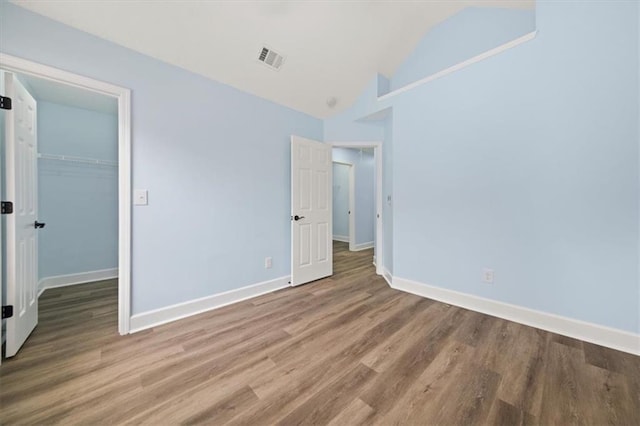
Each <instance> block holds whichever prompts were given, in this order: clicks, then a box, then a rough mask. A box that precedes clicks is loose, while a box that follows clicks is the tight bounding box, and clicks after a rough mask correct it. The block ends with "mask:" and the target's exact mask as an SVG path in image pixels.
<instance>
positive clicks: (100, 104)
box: [19, 75, 118, 115]
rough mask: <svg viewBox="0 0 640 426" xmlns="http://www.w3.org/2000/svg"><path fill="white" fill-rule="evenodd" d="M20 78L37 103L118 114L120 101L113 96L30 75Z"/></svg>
mask: <svg viewBox="0 0 640 426" xmlns="http://www.w3.org/2000/svg"><path fill="white" fill-rule="evenodd" d="M19 78H20V80H21V81H22V82H23V83H24V84H25V85H26V86H27V87H29V92H30V93H31V95H32V96H33V97H34V98H35V99H36V100H37V101H45V102H53V103H56V104H60V105H66V106H70V107H74V108H83V109H88V110H91V111H97V112H103V113H107V114H112V115H117V114H118V101H117V100H116V98H113V97H111V96H106V95H101V94H99V93H95V92H91V91H89V90H86V89H80V88H77V87H73V86H69V85H66V84H61V83H56V82H53V81H50V80H45V79H42V78H37V77H32V76H28V75H20V76H19Z"/></svg>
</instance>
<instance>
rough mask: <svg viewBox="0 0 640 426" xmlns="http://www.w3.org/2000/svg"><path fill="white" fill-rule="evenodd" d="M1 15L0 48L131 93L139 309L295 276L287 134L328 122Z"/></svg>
mask: <svg viewBox="0 0 640 426" xmlns="http://www.w3.org/2000/svg"><path fill="white" fill-rule="evenodd" d="M1 8H2V9H1V10H0V40H2V43H1V44H0V49H1V50H2V52H4V53H8V54H12V55H16V56H20V57H23V58H26V59H30V60H33V61H36V62H40V63H44V64H47V65H51V66H54V67H58V68H62V69H66V70H69V71H72V72H75V73H77V74H81V75H86V76H89V77H93V78H96V79H99V80H103V81H107V82H111V83H114V84H117V85H120V86H123V87H128V88H130V89H132V108H133V112H132V116H133V125H132V127H133V135H132V145H133V186H134V188H143V189H148V190H149V205H148V206H138V207H134V209H133V223H132V230H133V249H132V257H133V276H132V282H133V289H132V299H133V300H132V308H133V313H134V314H136V313H141V312H145V311H148V310H151V309H156V308H161V307H164V306H168V305H173V304H175V303H180V302H184V301H188V300H192V299H195V298H199V297H204V296H208V295H212V294H216V293H220V292H223V291H227V290H231V289H235V288H239V287H243V286H246V285H250V284H255V283H258V282H262V281H266V280H270V279H274V278H278V277H283V276H287V275H289V274H290V218H289V216H290V172H289V168H290V166H289V163H290V135H291V134H297V135H300V136H304V137H308V138H312V139H317V140H322V139H323V125H322V121H321V120H318V119H315V118H313V117H310V116H308V115H305V114H302V113H299V112H296V111H293V110H290V109H288V108H285V107H282V106H279V105H276V104H274V103H272V102H269V101H266V100H263V99H260V98H257V97H255V96H252V95H249V94H247V93H244V92H241V91H239V90H236V89H234V88H231V87H229V86H226V85H224V84H220V83H217V82H214V81H211V80H209V79H206V78H204V77H201V76H199V75H196V74H193V73H190V72H187V71H185V70H183V69H180V68H177V67H174V66H171V65H168V64H166V63H163V62H161V61H157V60H155V59H152V58H149V57H147V56H144V55H141V54H138V53H135V52H133V51H131V50H128V49H126V48H123V47H120V46H117V45H115V44H113V43H110V42H108V41H105V40H102V39H99V38H97V37H93V36H91V35H88V34H86V33H83V32H80V31H77V30H74V29H72V28H70V27H67V26H65V25H62V24H59V23H56V22H54V21H52V20H49V19H46V18H43V17H41V16H39V15H36V14H33V13H31V12H28V11H26V10H24V9H22V8H19V7H17V6H15V5H12V4H7V3H5V2H2V3H1ZM168 96H169V97H170V102H169V101H168V100H167V99H168ZM266 256H272V257H273V268H272V269H265V268H264V258H265V257H266Z"/></svg>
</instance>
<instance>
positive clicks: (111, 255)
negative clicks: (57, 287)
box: [38, 101, 118, 278]
mask: <svg viewBox="0 0 640 426" xmlns="http://www.w3.org/2000/svg"><path fill="white" fill-rule="evenodd" d="M117 150H118V117H117V116H116V115H112V114H105V113H101V112H95V111H89V110H85V109H80V108H72V107H69V106H64V105H58V104H55V103H50V102H43V101H39V102H38V151H39V152H41V153H45V154H56V155H70V156H75V157H86V158H94V159H99V160H108V161H114V162H115V161H117V160H118V151H117ZM38 212H39V217H38V219H39V220H40V221H41V222H45V223H46V224H47V226H46V227H45V228H43V229H42V230H40V231H39V234H38V237H39V241H38V243H39V247H38V268H39V271H38V272H39V276H40V278H44V277H52V276H56V275H66V274H76V273H80V272H90V271H97V270H102V269H111V268H116V267H117V266H118V169H117V168H116V167H105V166H96V165H87V164H79V163H69V162H63V161H55V160H47V159H40V160H38Z"/></svg>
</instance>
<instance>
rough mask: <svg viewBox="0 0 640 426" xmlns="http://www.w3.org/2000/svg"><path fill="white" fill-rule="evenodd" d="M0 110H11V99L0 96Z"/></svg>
mask: <svg viewBox="0 0 640 426" xmlns="http://www.w3.org/2000/svg"><path fill="white" fill-rule="evenodd" d="M0 109H11V98H7V97H6V96H0Z"/></svg>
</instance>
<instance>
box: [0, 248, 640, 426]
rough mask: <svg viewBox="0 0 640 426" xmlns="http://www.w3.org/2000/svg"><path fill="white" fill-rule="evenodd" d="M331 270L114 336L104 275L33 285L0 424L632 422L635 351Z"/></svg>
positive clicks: (363, 270)
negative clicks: (26, 328) (26, 332)
mask: <svg viewBox="0 0 640 426" xmlns="http://www.w3.org/2000/svg"><path fill="white" fill-rule="evenodd" d="M334 247H335V256H334V259H335V268H334V270H335V275H334V276H333V277H331V278H327V279H324V280H320V281H317V282H314V283H310V284H308V285H304V286H301V287H296V288H291V289H285V290H281V291H278V292H275V293H271V294H268V295H265V296H261V297H258V298H255V299H252V300H249V301H245V302H241V303H238V304H235V305H232V306H227V307H224V308H221V309H218V310H215V311H211V312H207V313H204V314H201V315H197V316H194V317H190V318H187V319H184V320H181V321H177V322H174V323H171V324H167V325H163V326H160V327H156V328H154V329H151V330H146V331H143V332H140V333H136V334H133V335H129V336H119V335H118V334H117V318H116V307H117V283H116V282H114V281H103V282H99V283H94V284H88V285H81V286H74V287H66V288H61V289H51V290H47V291H46V292H45V293H44V295H43V296H42V297H41V298H40V324H39V325H38V327H37V328H36V330H35V331H34V333H33V335H32V336H31V337H30V338H29V340H28V341H27V343H26V344H25V347H24V348H23V349H22V350H21V351H20V353H19V354H18V356H16V357H15V358H12V359H9V360H5V361H3V364H2V366H1V367H0V423H2V424H18V423H19V424H43V423H44V424H52V423H64V424H122V423H127V424H138V423H146V424H175V423H185V424H196V423H208V424H232V425H268V424H282V425H297V424H331V425H339V426H342V425H358V424H378V425H393V424H406V425H418V424H419V425H423V424H424V425H431V424H434V425H435V424H443V425H455V424H499V425H516V424H541V425H567V424H594V425H604V424H616V425H638V424H640V357H636V356H633V355H629V354H625V353H622V352H617V351H614V350H610V349H606V348H602V347H599V346H596V345H592V344H589V343H584V342H581V341H577V340H573V339H570V338H566V337H562V336H559V335H554V334H551V333H547V332H544V331H541V330H537V329H534V328H531V327H526V326H523V325H519V324H516V323H512V322H509V321H504V320H501V319H497V318H493V317H489V316H486V315H483V314H479V313H475V312H472V311H467V310H464V309H460V308H457V307H453V306H447V305H445V304H442V303H439V302H434V301H431V300H428V299H423V298H420V297H417V296H413V295H410V294H406V293H401V292H398V291H396V290H393V289H391V288H389V287H388V285H387V284H386V282H385V281H384V280H383V279H382V278H380V277H378V276H376V275H375V272H374V268H373V266H372V265H371V261H372V251H371V250H366V251H361V252H354V253H351V252H349V251H348V250H347V249H346V244H345V243H336V244H335V245H334Z"/></svg>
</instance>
